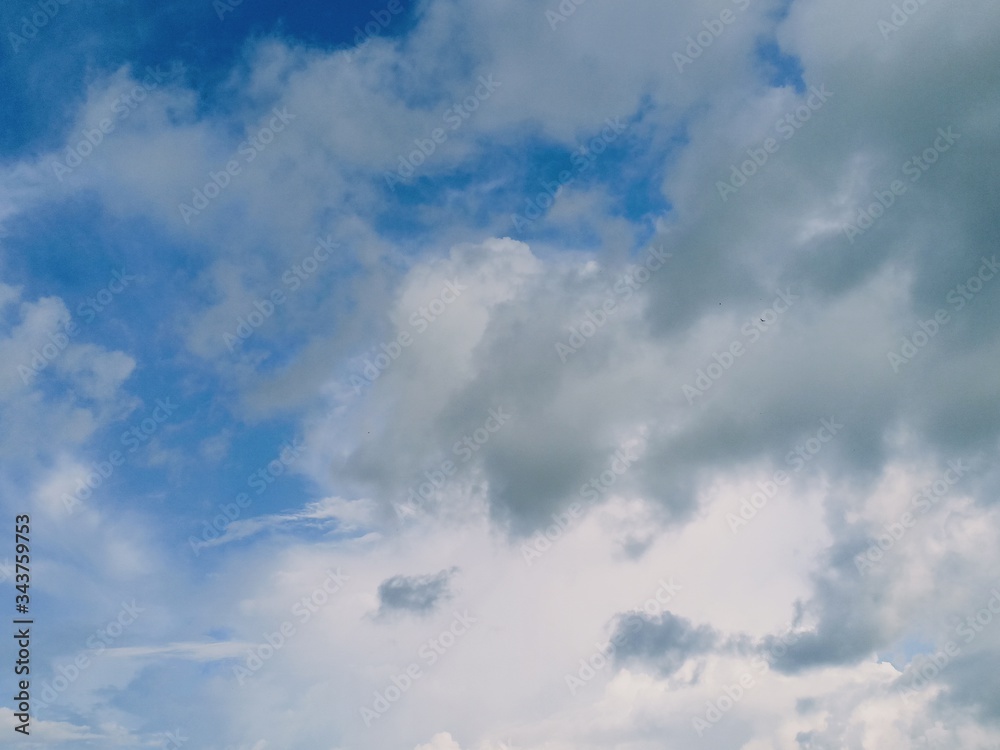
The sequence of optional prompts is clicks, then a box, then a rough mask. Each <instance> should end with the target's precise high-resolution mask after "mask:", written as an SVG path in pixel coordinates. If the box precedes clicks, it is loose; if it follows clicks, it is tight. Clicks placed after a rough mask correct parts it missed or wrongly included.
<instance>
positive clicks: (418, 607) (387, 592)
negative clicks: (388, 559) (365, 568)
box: [378, 568, 458, 616]
mask: <svg viewBox="0 0 1000 750" xmlns="http://www.w3.org/2000/svg"><path fill="white" fill-rule="evenodd" d="M457 572H458V569H457V568H451V569H449V570H442V571H441V572H440V573H436V574H434V575H423V576H404V575H397V576H392V577H391V578H387V579H386V580H384V581H382V583H380V584H379V586H378V600H379V609H378V613H379V615H380V616H385V615H390V614H394V613H410V614H420V615H423V614H428V613H430V612H432V611H433V610H434V609H435V608H436V607H437V606H438V605H439V604H441V603H442V602H444V601H447V600H448V599H449V598H451V580H452V578H454V576H455V574H456V573H457Z"/></svg>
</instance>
